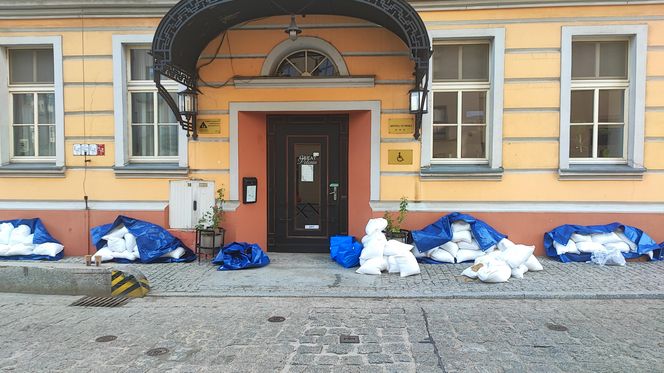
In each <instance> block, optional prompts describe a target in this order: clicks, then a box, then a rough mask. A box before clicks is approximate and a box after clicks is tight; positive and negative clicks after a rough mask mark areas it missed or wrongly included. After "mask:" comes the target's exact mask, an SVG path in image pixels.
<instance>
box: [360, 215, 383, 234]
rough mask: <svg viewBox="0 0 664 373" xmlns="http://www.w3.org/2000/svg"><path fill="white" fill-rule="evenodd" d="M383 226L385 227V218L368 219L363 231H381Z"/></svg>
mask: <svg viewBox="0 0 664 373" xmlns="http://www.w3.org/2000/svg"><path fill="white" fill-rule="evenodd" d="M385 228H387V220H385V219H383V218H376V219H369V222H368V223H367V227H366V228H365V230H364V232H365V233H366V234H372V233H374V232H382V231H383V230H385Z"/></svg>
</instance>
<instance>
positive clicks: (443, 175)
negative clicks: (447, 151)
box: [420, 164, 503, 180]
mask: <svg viewBox="0 0 664 373" xmlns="http://www.w3.org/2000/svg"><path fill="white" fill-rule="evenodd" d="M420 177H421V178H422V179H424V180H501V179H502V177H503V168H502V167H499V168H491V167H490V166H489V165H488V164H487V165H443V164H434V165H431V166H429V167H422V168H421V170H420Z"/></svg>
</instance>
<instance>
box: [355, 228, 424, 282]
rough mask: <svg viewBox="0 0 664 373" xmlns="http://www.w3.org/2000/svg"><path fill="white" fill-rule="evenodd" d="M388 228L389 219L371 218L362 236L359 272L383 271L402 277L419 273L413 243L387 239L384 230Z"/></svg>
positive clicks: (379, 272) (368, 273)
mask: <svg viewBox="0 0 664 373" xmlns="http://www.w3.org/2000/svg"><path fill="white" fill-rule="evenodd" d="M385 228H387V220H385V219H383V218H377V219H370V220H369V222H368V223H367V226H366V229H365V233H366V236H364V237H363V238H362V245H364V248H363V249H362V253H361V254H360V268H358V269H357V271H356V272H357V273H360V274H365V275H380V274H381V273H382V272H383V271H387V272H388V273H400V274H401V277H406V276H412V275H417V274H419V273H420V266H419V264H417V259H415V255H413V253H412V250H413V245H408V244H405V243H403V242H399V241H396V240H389V241H388V240H387V238H386V237H385V234H384V233H383V230H384V229H385Z"/></svg>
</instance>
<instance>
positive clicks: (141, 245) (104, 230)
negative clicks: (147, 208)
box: [90, 215, 196, 263]
mask: <svg viewBox="0 0 664 373" xmlns="http://www.w3.org/2000/svg"><path fill="white" fill-rule="evenodd" d="M120 225H124V226H125V227H126V228H127V230H129V233H131V234H133V235H134V236H135V237H136V244H137V245H138V252H139V254H140V256H141V257H140V259H137V260H136V261H135V262H140V263H178V262H191V261H193V260H194V259H196V254H194V252H193V251H191V249H189V248H188V247H187V246H185V244H184V243H182V241H180V240H179V239H178V238H176V237H174V236H173V235H172V234H170V233H169V232H168V231H167V230H166V229H164V228H162V227H160V226H158V225H156V224H152V223H148V222H146V221H142V220H138V219H133V218H130V217H127V216H123V215H120V216H118V217H117V218H116V219H115V221H114V222H113V223H112V224H104V225H100V226H98V227H94V228H92V229H91V230H90V235H91V236H92V243H93V244H94V245H95V246H96V247H97V250H99V249H101V248H102V247H104V246H105V245H106V240H104V239H103V238H102V236H105V235H106V234H108V233H109V232H110V231H111V230H113V229H115V228H116V227H118V226H120ZM178 247H182V248H183V249H184V250H185V254H184V255H183V256H182V257H181V258H179V259H175V258H162V257H161V256H162V255H164V254H167V253H170V252H171V251H173V250H175V249H177V248H178ZM113 260H114V261H116V262H118V263H132V261H130V260H127V259H122V258H118V259H113Z"/></svg>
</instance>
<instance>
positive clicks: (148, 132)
mask: <svg viewBox="0 0 664 373" xmlns="http://www.w3.org/2000/svg"><path fill="white" fill-rule="evenodd" d="M131 154H132V155H134V156H137V157H151V156H154V126H131Z"/></svg>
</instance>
